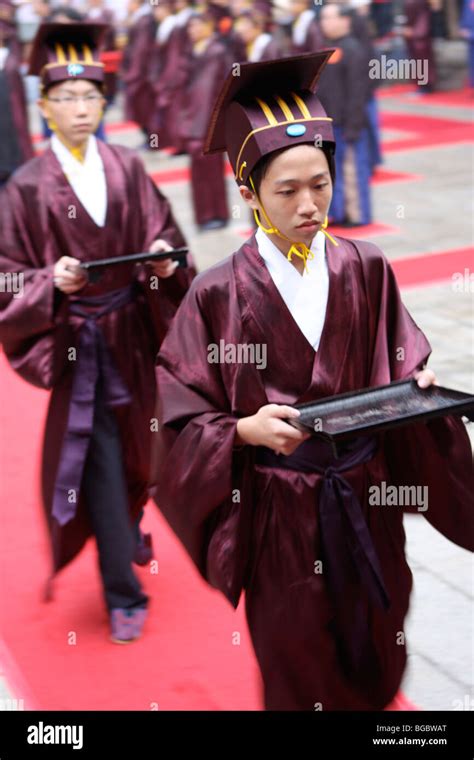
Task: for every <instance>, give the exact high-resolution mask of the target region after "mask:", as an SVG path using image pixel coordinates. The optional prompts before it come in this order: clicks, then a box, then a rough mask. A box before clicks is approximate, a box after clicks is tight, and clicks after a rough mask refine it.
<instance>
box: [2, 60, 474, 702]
mask: <svg viewBox="0 0 474 760" xmlns="http://www.w3.org/2000/svg"><path fill="white" fill-rule="evenodd" d="M453 60H454V64H453V66H454V68H455V69H456V70H457V68H459V67H457V64H456V59H455V58H454V59H453ZM381 108H382V110H383V111H384V112H386V113H389V112H397V113H399V112H404V113H406V115H407V119H406V129H407V131H410V114H417V115H422V116H423V115H430V116H436V117H438V116H439V117H441V118H447V119H454V120H462V121H465V122H466V123H471V125H472V121H470V119H471V118H472V117H471V114H470V113H469V112H468V110H467V109H466V108H440V107H439V106H436V107H435V106H427V105H426V103H425V102H424V101H423V100H422V101H419V100H417V101H416V102H415V101H414V99H413V100H411V99H408V100H407V99H405V100H400V97H398V96H396V97H384V98H383V99H382V100H381ZM121 118H122V117H121V113H120V109H119V108H114V109H112V111H111V112H110V113H109V115H108V120H109V121H116V120H120V119H121ZM34 122H35V124H36V127H37V119H36V117H34ZM387 136H389V137H390V139H393V138H394V136H395V134H394V132H393V130H392V129H390V132H389V134H388V133H387ZM113 141H114V142H121V143H124V144H127V145H129V146H131V147H138V146H139V145H140V143H141V137H140V135H139V134H138V133H137V132H136V131H135V132H134V131H131V132H125V133H122V132H120V133H117V134H116V135H114V136H113ZM142 156H143V159H144V161H145V164H146V166H147V168H148V170H149V171H150V172H152V171H157V170H165V169H175V168H178V167H182V166H186V165H187V163H188V162H187V158H186V157H179V158H170V157H168V156H166V155H162V154H154V153H147V152H146V151H142ZM384 168H386V169H390V170H393V171H400V172H407V173H412V174H418V175H420V177H421V178H420V179H419V180H417V181H413V182H394V183H387V184H382V185H377V186H376V187H375V188H374V191H373V204H374V221H377V222H381V223H383V224H386V225H390V226H393V227H397V228H398V231H397V233H396V234H383V235H380V236H378V237H374V238H371V240H373V242H375V243H376V244H377V245H379V246H380V247H381V248H382V250H383V251H384V252H385V254H386V255H387V256H388V258H389V259H391V260H392V259H398V258H402V257H405V256H409V255H411V254H423V253H427V252H433V253H434V252H441V251H444V250H447V249H455V248H463V247H467V246H470V245H472V243H473V221H472V220H473V213H472V196H473V193H472V190H473V163H472V147H469V146H468V145H467V144H466V143H463V144H458V145H445V146H442V147H430V148H425V147H422V146H420V148H417V149H416V150H409V151H401V152H396V153H388V154H387V155H386V156H385V160H384ZM228 188H229V203H230V206H231V209H232V213H233V217H234V218H233V221H232V223H231V224H230V226H229V227H228V228H227V229H225V230H224V231H219V232H213V233H206V234H200V233H199V232H198V231H197V229H196V227H195V226H194V223H193V218H192V210H191V207H190V200H189V199H190V188H189V187H187V186H186V184H185V183H177V184H166V185H164V186H163V187H162V190H163V192H164V193H165V195H167V196H168V197H169V199H170V200H171V202H172V205H173V209H174V212H175V215H176V217H177V219H178V221H179V223H180V224H181V226H182V228H183V230H184V232H185V234H186V236H187V238H188V241H189V244H190V247H191V250H192V251H193V253H194V255H195V258H196V261H197V264H198V267H199V269H200V270H203V269H205V268H207V267H209V266H211V265H212V264H214V263H216V262H217V261H219V260H220V259H222V258H223V257H225V256H227V255H228V254H229V253H231V252H232V251H234V250H235V249H236V248H237V247H238V246H239V245H240V244H241V243H242V241H243V240H244V238H243V237H242V236H241V235H239V234H238V233H239V231H241V230H245V229H248V228H249V227H250V222H249V215H248V213H247V210H246V209H245V208H244V207H243V206H242V204H241V202H240V197H239V195H238V192H237V188H236V186H235V184H234V182H233V180H232V179H230V178H229V181H228ZM400 207H402V208H403V214H402V215H401V218H400ZM473 270H474V261H471V266H470V271H473ZM471 288H472V286H471ZM403 298H404V301H405V303H406V305H407V307H408V308H409V310H410V312H411V313H412V315H413V317H414V319H415V321H416V322H417V323H418V324H419V325H420V327H421V328H422V329H423V330H424V331H425V332H426V334H427V336H428V338H429V340H430V342H431V344H432V347H433V354H432V359H431V360H430V365H431V366H432V367H433V369H434V370H435V371H436V373H437V375H438V377H439V380H440V382H441V383H442V384H443V385H447V386H452V387H456V388H460V389H464V390H466V391H471V392H472V391H474V360H473V356H474V352H473V348H474V327H473V325H474V322H473V315H474V303H473V293H472V292H467V290H466V292H462V293H457V292H455V291H454V290H453V287H452V283H451V282H449V281H448V282H444V283H438V284H436V285H429V286H419V287H415V288H410V289H406V290H404V291H403ZM472 428H474V425H471V426H468V430H469V432H470V435H471V440H473V439H474V433H473V431H472ZM446 508H449V505H446ZM405 526H406V532H407V553H408V557H409V561H410V565H411V568H412V571H413V575H414V591H413V595H412V599H411V608H410V614H409V618H408V625H407V647H408V652H409V665H408V668H407V673H406V677H405V682H404V690H405V692H406V694H407V696H408V697H409V698H411V699H412V700H413V701H414V702H415V703H417V704H419V705H420V706H421V707H422V708H424V709H433V710H454V709H464V710H465V709H474V701H473V697H474V694H473V685H472V684H473V678H472V676H473V662H474V658H473V643H474V635H473V617H472V613H473V609H474V607H473V574H472V571H473V563H472V558H471V555H469V554H468V552H465V551H464V550H462V549H460V548H458V547H457V546H455V545H453V544H452V543H450V542H449V541H447V539H445V538H443V537H442V536H441V535H440V534H438V533H437V532H436V531H435V530H434V529H433V528H432V527H431V526H430V525H429V524H428V522H427V521H426V520H425V519H424V518H423V517H422V516H421V515H410V516H407V517H406V519H405ZM9 694H10V696H14V695H11V693H10V692H9V690H8V685H7V684H6V682H5V679H4V677H2V674H1V664H0V704H1V699H2V698H5V697H6V696H8V695H9Z"/></svg>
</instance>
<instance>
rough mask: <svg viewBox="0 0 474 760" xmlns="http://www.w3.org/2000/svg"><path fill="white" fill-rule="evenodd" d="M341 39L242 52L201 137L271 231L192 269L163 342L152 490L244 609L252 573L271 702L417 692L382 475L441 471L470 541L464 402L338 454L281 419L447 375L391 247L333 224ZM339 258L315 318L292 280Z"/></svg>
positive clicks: (317, 702) (434, 502)
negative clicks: (388, 254)
mask: <svg viewBox="0 0 474 760" xmlns="http://www.w3.org/2000/svg"><path fill="white" fill-rule="evenodd" d="M328 57H329V53H326V52H322V53H319V54H315V55H313V56H301V57H297V58H292V59H284V60H282V61H277V62H271V63H268V64H267V67H268V68H267V69H266V71H265V72H264V71H263V70H262V64H261V63H258V64H251V63H248V64H245V63H244V64H242V65H241V69H240V77H232V75H230V76H229V77H228V80H227V81H226V83H225V85H224V87H223V90H222V93H221V95H220V96H219V99H218V101H217V103H216V109H215V111H214V113H213V114H212V117H211V122H210V127H209V133H208V137H207V139H206V144H205V151H206V152H207V151H218V150H223V149H226V150H227V151H228V153H229V159H230V162H231V164H232V167H233V169H234V172H235V175H236V178H237V182H238V184H239V186H240V193H241V196H242V198H243V199H244V200H245V201H246V202H248V203H249V205H250V206H251V208H253V209H254V210H255V213H256V218H257V219H258V220H259V226H261V227H262V229H260V230H259V231H258V233H257V235H256V236H253V237H251V238H250V239H249V240H248V241H247V242H246V243H245V244H244V245H243V246H242V247H241V248H240V249H239V250H238V251H237V252H236V253H234V254H233V256H231V257H229V258H227V259H225V260H223V261H222V262H220V263H219V264H217V265H216V266H214V267H212V269H210V270H208V271H206V272H204V273H201V274H200V275H199V277H197V278H196V279H195V281H194V282H193V284H192V286H191V288H190V290H189V292H188V293H187V295H186V297H185V299H184V300H183V303H182V304H181V307H180V308H179V310H178V312H177V314H176V316H175V319H174V321H173V324H172V326H171V328H170V330H169V332H168V334H167V336H166V338H165V340H164V342H163V344H162V347H161V350H160V354H159V357H158V367H157V379H158V392H159V420H160V434H159V436H160V441H159V444H160V448H161V451H162V454H163V456H162V457H161V458H160V459H159V463H160V464H159V472H158V474H157V488H156V493H155V501H156V504H157V506H158V508H159V509H160V510H161V511H162V512H163V514H164V515H165V517H166V519H167V520H168V521H169V523H170V526H171V527H172V529H173V530H174V531H175V533H176V534H177V536H178V537H179V538H180V540H181V542H182V543H183V545H184V547H185V548H186V549H187V551H188V553H189V554H190V556H191V558H192V559H193V561H194V563H195V564H196V566H197V568H198V570H199V572H200V573H201V574H202V576H203V577H204V578H205V579H206V580H207V581H208V582H209V583H210V584H211V585H212V586H213V587H215V588H217V589H219V590H220V591H221V592H222V593H223V594H224V595H225V596H226V597H227V599H228V600H229V601H230V602H231V603H232V604H233V605H234V606H235V607H236V606H237V604H238V602H239V598H240V595H241V592H242V590H243V589H245V606H246V615H247V621H248V625H249V629H250V633H251V637H252V641H253V645H254V648H255V653H256V656H257V659H258V662H259V665H260V669H261V672H262V676H263V682H264V691H265V697H264V698H265V707H266V708H267V709H270V710H311V711H312V710H314V709H319V710H321V709H322V710H325V711H326V710H382V709H384V708H387V707H389V708H390V709H394V707H395V708H396V707H397V706H400V704H402V705H403V706H404V707H405V709H406V702H405V703H404V701H403V700H400V698H399V697H398V696H396V695H397V691H398V689H399V686H400V682H401V679H402V676H403V672H404V669H405V663H406V650H405V645H404V639H403V641H402V639H401V636H400V634H401V632H403V623H404V619H405V615H406V613H407V609H408V603H409V596H410V590H411V586H412V576H411V572H410V569H409V567H408V565H407V562H406V559H405V553H404V544H405V535H404V530H403V510H402V509H400V508H399V507H393V508H390V507H388V506H385V507H380V506H375V507H374V506H371V505H370V503H369V488H370V487H371V486H373V485H377V484H379V485H380V483H381V482H383V481H385V482H386V483H387V484H396V485H397V486H398V485H401V484H403V485H406V484H412V483H413V484H415V485H418V484H423V485H426V486H428V489H429V506H428V509H427V510H426V511H424V512H423V515H424V516H425V517H426V518H427V519H428V520H429V521H430V522H431V524H432V525H434V526H435V527H436V528H437V529H438V530H440V531H441V532H442V533H443V534H444V535H445V536H447V537H448V538H449V539H450V540H451V541H454V542H455V543H457V544H459V545H460V546H462V547H465V548H468V549H470V550H471V551H472V550H473V548H474V543H473V535H474V531H473V510H472V490H473V485H474V483H473V466H472V465H473V463H472V452H471V446H470V443H469V438H468V436H467V433H466V430H465V427H464V424H463V422H462V421H461V419H460V418H458V417H446V418H443V419H439V420H435V421H432V422H428V423H427V424H415V425H411V426H409V427H407V428H404V429H401V431H400V430H393V431H391V432H388V433H386V434H385V436H382V435H381V436H379V437H365V438H357V439H355V440H353V441H352V442H351V443H350V444H349V445H348V446H347V448H345V449H344V450H343V451H340V452H339V457H338V458H336V457H335V455H334V451H333V449H332V447H331V446H330V445H329V444H328V443H326V442H324V441H322V440H321V439H319V438H317V437H313V436H308V434H307V433H306V434H305V433H302V432H300V431H299V430H295V428H294V427H293V426H290V425H288V424H287V423H286V422H285V420H286V419H289V418H295V419H296V418H297V417H298V415H299V412H298V410H295V409H294V405H295V404H299V403H303V402H313V401H316V400H318V399H320V398H324V397H328V396H331V397H332V396H334V395H336V394H340V393H344V392H351V391H357V390H359V389H362V388H366V387H376V386H381V385H385V384H387V383H390V382H392V381H397V380H401V379H405V378H412V377H416V378H417V382H418V385H419V386H420V387H424V388H426V387H427V386H428V385H429V384H431V383H432V382H434V381H435V376H434V373H433V372H432V371H431V370H428V369H425V364H426V362H427V359H428V356H429V354H430V346H429V343H428V341H427V339H426V338H425V336H424V335H423V333H422V332H421V330H420V329H419V328H418V327H417V325H416V324H415V323H414V321H413V319H412V318H411V317H410V315H409V313H408V312H407V310H406V308H405V307H404V306H403V304H402V301H401V299H400V294H399V291H398V288H397V284H396V281H395V277H394V274H393V271H392V269H391V267H390V264H389V263H388V261H387V260H386V259H385V257H384V256H383V254H382V252H381V251H380V250H379V249H378V248H377V247H376V246H375V245H373V244H371V243H366V242H361V241H354V240H347V239H343V238H335V239H334V238H332V237H331V236H330V235H329V234H328V233H327V232H326V229H325V227H326V224H327V212H328V208H329V204H330V201H331V193H332V182H333V179H334V149H335V145H334V139H333V133H332V126H331V120H330V119H328V118H327V116H326V114H325V112H324V110H323V108H322V106H321V104H320V102H319V100H318V98H317V97H316V95H314V94H313V91H314V88H315V84H316V82H317V80H318V76H319V73H320V71H321V69H322V68H323V66H324V65H325V63H326V62H327V59H328ZM278 83H284V84H281V86H280V88H278ZM277 88H278V89H277ZM275 90H276V92H275ZM285 112H287V113H286V114H285ZM288 112H290V113H288ZM290 116H291V118H290ZM315 134H316V135H320V137H321V141H320V145H321V147H320V148H318V147H316V146H315V144H314V143H315ZM249 135H250V137H249ZM325 217H326V219H325ZM323 221H324V224H323ZM302 225H303V226H302ZM262 232H263V233H264V234H262ZM322 232H324V234H325V235H327V237H328V239H327V240H325V238H324V235H323V234H320V233H322ZM316 238H317V239H318V240H317V242H316V244H315V239H316ZM290 246H291V247H290ZM269 247H270V250H271V257H270V258H269ZM264 248H265V253H264ZM280 256H281V257H282V258H280ZM287 259H290V263H289V262H288V261H287ZM324 260H325V261H326V266H327V270H328V285H327V286H326V304H327V305H326V307H325V308H324V299H323V289H321V290H320V291H318V292H319V293H320V296H319V298H314V299H313V300H312V302H311V304H310V305H308V309H312V313H311V317H310V318H309V319H308V316H309V315H308V311H307V310H306V311H305V312H300V313H299V314H297V313H296V312H295V311H294V307H293V304H292V295H296V292H297V288H299V287H300V285H299V282H300V280H299V276H300V275H301V276H302V277H303V275H304V273H305V271H306V269H307V268H308V276H310V273H311V271H314V270H312V267H313V264H314V261H319V262H321V264H318V265H317V266H321V268H320V269H318V272H319V273H320V274H319V275H318V276H317V277H316V278H315V279H314V283H315V284H314V287H315V288H316V287H320V283H321V279H322V272H323V270H324V267H323V262H324ZM267 262H272V265H271V266H270V264H268V263H267ZM277 264H278V266H277ZM292 266H293V267H294V269H293V268H292ZM280 267H281V270H280V269H279V268H280ZM283 269H284V270H285V272H286V275H285V276H284V275H283ZM294 270H296V271H294ZM275 272H276V274H275ZM278 272H280V274H279V275H278ZM290 281H292V282H293V283H294V284H293V285H292V286H291V287H292V292H291V293H290V292H289V291H288V288H289V285H290ZM297 283H298V284H297ZM303 321H305V332H303V331H302V329H303V325H302V323H303ZM315 322H317V325H318V335H319V337H318V335H316V336H315V337H314V339H313V338H312V339H311V341H310V339H309V337H307V335H306V332H307V330H308V328H309V329H310V330H311V331H313V330H314V328H315ZM314 340H316V343H314V342H313V341H314ZM315 345H316V347H315ZM252 348H253V352H252ZM264 348H265V352H264V351H263V349H264ZM240 349H241V351H240V352H239V350H240ZM257 349H260V350H258V351H257ZM259 357H260V358H259ZM171 469H172V471H173V477H172V478H170V477H168V472H169V471H170V470H171ZM392 700H393V702H392Z"/></svg>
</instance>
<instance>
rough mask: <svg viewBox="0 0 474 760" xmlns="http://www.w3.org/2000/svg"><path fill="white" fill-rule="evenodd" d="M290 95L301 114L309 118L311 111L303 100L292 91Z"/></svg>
mask: <svg viewBox="0 0 474 760" xmlns="http://www.w3.org/2000/svg"><path fill="white" fill-rule="evenodd" d="M291 96H292V98H293V100H294V101H295V103H296V105H297V106H298V108H299V109H300V111H301V115H302V116H304V118H305V119H311V113H310V112H309V109H308V106H307V105H306V103H305V102H304V100H303V99H302V98H300V96H299V95H297V94H296V92H292V93H291Z"/></svg>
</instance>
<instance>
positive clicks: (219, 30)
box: [205, 0, 245, 62]
mask: <svg viewBox="0 0 474 760" xmlns="http://www.w3.org/2000/svg"><path fill="white" fill-rule="evenodd" d="M205 9H206V11H207V13H208V14H209V15H210V16H211V18H212V19H213V21H214V27H215V34H216V35H217V38H218V39H219V42H221V43H222V44H223V45H224V46H225V47H226V48H227V50H228V53H229V57H230V60H231V61H232V62H234V61H244V60H245V47H244V45H243V43H242V40H241V39H240V37H239V35H238V34H236V32H235V29H234V15H233V13H232V9H231V5H230V3H229V2H228V1H227V0H214V2H212V1H211V2H207V3H206V4H205Z"/></svg>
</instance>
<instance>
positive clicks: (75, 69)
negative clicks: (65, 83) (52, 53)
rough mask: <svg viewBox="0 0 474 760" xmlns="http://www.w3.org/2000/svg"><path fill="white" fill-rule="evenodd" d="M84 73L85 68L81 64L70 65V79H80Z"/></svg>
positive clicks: (68, 69)
mask: <svg viewBox="0 0 474 760" xmlns="http://www.w3.org/2000/svg"><path fill="white" fill-rule="evenodd" d="M83 71H84V66H82V65H81V64H80V63H70V64H69V66H68V67H67V73H68V74H69V76H70V77H78V76H79V74H82V73H83Z"/></svg>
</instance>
